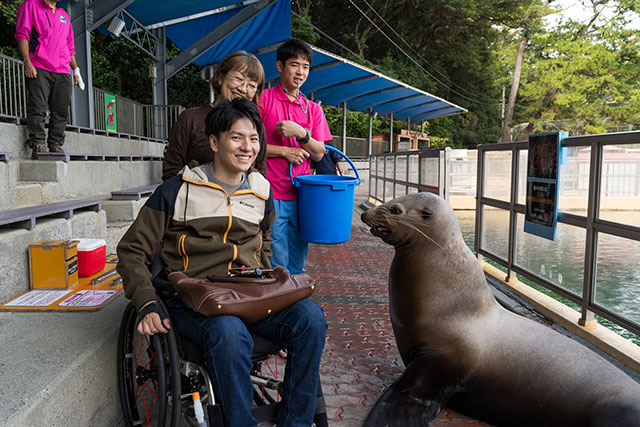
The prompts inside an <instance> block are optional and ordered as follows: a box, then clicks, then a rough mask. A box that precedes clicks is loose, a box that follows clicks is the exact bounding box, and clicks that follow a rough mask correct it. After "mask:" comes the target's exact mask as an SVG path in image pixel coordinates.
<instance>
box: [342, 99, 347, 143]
mask: <svg viewBox="0 0 640 427" xmlns="http://www.w3.org/2000/svg"><path fill="white" fill-rule="evenodd" d="M342 152H343V153H345V154H347V101H344V102H343V103H342Z"/></svg>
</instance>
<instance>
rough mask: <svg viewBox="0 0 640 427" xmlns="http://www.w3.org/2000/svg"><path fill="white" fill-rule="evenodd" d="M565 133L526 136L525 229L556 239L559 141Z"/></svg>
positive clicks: (560, 141) (527, 231) (559, 162)
mask: <svg viewBox="0 0 640 427" xmlns="http://www.w3.org/2000/svg"><path fill="white" fill-rule="evenodd" d="M567 136H569V135H568V132H564V131H563V132H551V133H538V134H534V135H529V147H528V157H527V159H528V160H527V197H526V206H525V217H524V231H525V232H526V233H530V234H535V235H536V236H540V237H544V238H545V239H549V240H555V238H556V226H557V219H558V189H559V186H558V179H559V172H560V164H561V156H560V152H561V143H562V140H563V139H564V138H566V137H567Z"/></svg>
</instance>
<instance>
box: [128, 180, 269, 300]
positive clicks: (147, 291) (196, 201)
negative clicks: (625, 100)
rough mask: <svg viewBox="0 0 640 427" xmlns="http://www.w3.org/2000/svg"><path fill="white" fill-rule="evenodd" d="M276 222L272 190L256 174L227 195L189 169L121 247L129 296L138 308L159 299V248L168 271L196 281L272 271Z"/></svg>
mask: <svg viewBox="0 0 640 427" xmlns="http://www.w3.org/2000/svg"><path fill="white" fill-rule="evenodd" d="M274 218H275V211H274V206H273V195H272V193H271V186H270V184H269V181H267V179H266V178H265V177H264V176H263V175H262V174H260V173H259V172H258V171H257V170H255V169H253V168H252V169H251V170H250V171H249V173H248V175H247V179H246V181H245V183H244V184H243V185H242V186H240V188H239V189H238V190H236V191H235V192H234V193H233V194H227V193H226V192H225V191H224V190H223V189H222V187H220V186H219V185H217V184H214V183H211V182H209V181H208V179H207V176H206V175H205V174H204V172H203V171H202V170H201V169H199V168H194V169H189V168H188V167H185V169H184V172H183V174H182V175H178V176H175V177H173V178H171V179H169V180H167V181H166V182H165V183H163V184H162V185H160V186H159V187H158V188H157V189H156V191H155V192H154V193H153V194H152V195H151V197H150V198H149V200H148V201H147V203H145V205H144V206H143V207H142V209H141V210H140V213H139V214H138V217H137V218H136V220H135V221H134V223H133V224H132V225H131V227H130V228H129V230H128V231H127V232H126V233H125V235H124V236H123V238H122V240H120V243H119V244H118V248H117V252H118V260H119V261H118V266H117V270H118V273H119V274H120V275H121V276H122V279H123V285H124V289H125V294H126V296H127V297H128V298H130V299H131V300H133V302H134V304H135V305H136V307H138V308H139V307H141V306H142V305H144V304H145V303H146V302H148V301H150V300H154V299H156V292H155V290H154V288H153V286H152V284H151V272H150V270H149V266H150V265H151V263H152V261H153V258H154V255H155V254H156V252H157V251H158V250H160V259H161V260H162V262H163V264H164V266H165V271H166V272H167V273H169V272H172V271H184V272H185V273H186V274H188V275H189V276H191V277H197V278H203V277H205V276H208V275H210V274H216V275H226V274H228V273H229V270H230V269H231V268H238V267H242V266H245V267H247V268H254V267H261V268H269V267H270V262H269V259H270V258H271V249H270V246H271V226H272V225H273V221H274Z"/></svg>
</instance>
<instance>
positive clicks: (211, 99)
mask: <svg viewBox="0 0 640 427" xmlns="http://www.w3.org/2000/svg"><path fill="white" fill-rule="evenodd" d="M207 68H208V69H209V103H210V104H213V103H214V102H215V101H216V94H215V93H214V92H213V86H211V79H213V74H214V69H213V65H209V66H208V67H207Z"/></svg>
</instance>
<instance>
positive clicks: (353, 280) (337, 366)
mask: <svg viewBox="0 0 640 427" xmlns="http://www.w3.org/2000/svg"><path fill="white" fill-rule="evenodd" d="M361 187H364V188H360V187H358V188H357V190H356V200H355V203H354V214H353V223H352V229H351V239H350V240H349V241H348V242H346V243H343V244H339V245H311V249H310V253H309V259H308V261H307V272H308V273H309V274H310V275H311V276H312V277H314V278H316V279H317V280H318V286H317V288H316V291H315V294H314V296H313V299H314V300H315V301H317V302H318V303H319V304H320V305H321V306H322V308H323V309H324V311H325V315H326V318H327V323H328V324H329V329H328V331H327V342H326V345H325V350H324V355H323V358H322V364H321V368H320V375H321V380H322V385H323V390H324V394H325V400H326V403H327V412H328V416H329V424H330V425H331V426H336V427H356V426H361V425H362V422H363V421H364V420H365V418H366V416H367V414H368V412H369V410H370V409H371V407H372V406H373V405H374V404H375V402H376V400H377V399H378V397H379V396H380V395H381V394H382V392H383V390H384V389H385V388H386V387H387V386H389V385H390V384H391V383H392V382H393V381H394V380H395V379H396V378H398V376H399V375H400V374H401V373H402V372H403V371H404V365H403V363H402V360H401V358H400V354H399V353H398V350H397V347H396V342H395V338H394V335H393V330H392V326H391V320H390V319H389V303H388V295H387V274H388V270H389V266H390V264H391V260H392V258H393V254H394V251H393V248H392V247H391V246H389V245H387V244H385V243H384V242H382V241H381V240H380V239H378V238H376V237H373V236H372V235H371V234H370V233H369V232H368V231H367V228H366V226H365V225H364V224H363V223H362V222H361V221H360V214H361V213H362V209H361V208H360V203H361V202H362V201H364V200H366V198H367V189H366V186H365V185H362V186H361ZM430 425H431V426H440V425H446V426H451V427H453V426H489V424H487V423H482V422H478V421H476V420H473V419H470V418H467V417H465V416H463V415H461V414H458V413H456V412H454V411H450V410H448V409H445V410H443V411H442V412H441V413H440V415H439V416H438V417H437V418H436V419H435V420H434V421H432V422H431V424H430Z"/></svg>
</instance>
